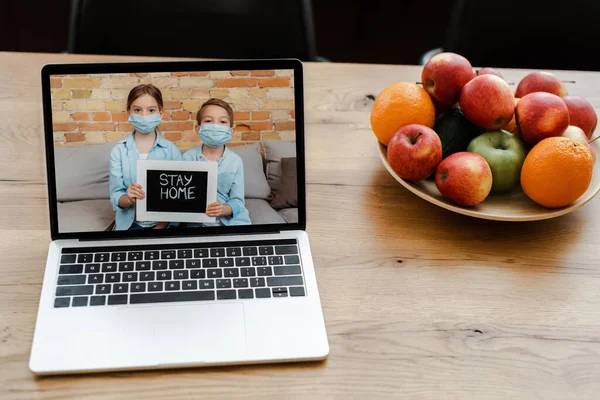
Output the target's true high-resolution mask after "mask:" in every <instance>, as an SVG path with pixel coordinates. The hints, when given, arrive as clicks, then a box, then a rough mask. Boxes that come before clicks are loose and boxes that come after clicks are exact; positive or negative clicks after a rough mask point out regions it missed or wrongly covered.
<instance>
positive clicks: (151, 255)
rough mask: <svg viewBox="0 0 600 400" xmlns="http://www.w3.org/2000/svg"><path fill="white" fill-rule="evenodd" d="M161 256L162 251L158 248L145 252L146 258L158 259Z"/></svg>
mask: <svg viewBox="0 0 600 400" xmlns="http://www.w3.org/2000/svg"><path fill="white" fill-rule="evenodd" d="M159 258H160V252H159V251H158V250H152V251H146V252H144V260H158V259H159Z"/></svg>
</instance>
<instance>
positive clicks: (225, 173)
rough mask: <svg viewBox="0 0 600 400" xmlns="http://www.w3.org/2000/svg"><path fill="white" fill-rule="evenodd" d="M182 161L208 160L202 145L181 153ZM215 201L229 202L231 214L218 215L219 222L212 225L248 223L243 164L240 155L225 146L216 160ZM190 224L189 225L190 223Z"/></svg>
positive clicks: (206, 224)
mask: <svg viewBox="0 0 600 400" xmlns="http://www.w3.org/2000/svg"><path fill="white" fill-rule="evenodd" d="M183 160H184V161H208V160H207V159H206V158H204V155H203V154H202V145H200V146H198V147H194V148H193V149H190V150H188V151H186V152H185V153H184V154H183ZM217 171H218V174H217V201H219V202H221V203H223V204H229V206H230V207H231V210H232V211H233V214H232V215H231V216H229V215H228V216H222V217H218V219H219V223H217V224H212V223H205V224H203V225H205V226H212V225H250V224H251V222H250V214H249V213H248V209H247V208H246V203H245V201H244V193H245V192H244V164H243V163H242V159H241V158H240V156H238V155H237V154H235V153H234V152H233V151H231V150H229V149H228V148H227V147H225V151H224V152H223V156H222V157H221V158H219V160H218V161H217ZM190 226H191V225H190Z"/></svg>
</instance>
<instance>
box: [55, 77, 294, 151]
mask: <svg viewBox="0 0 600 400" xmlns="http://www.w3.org/2000/svg"><path fill="white" fill-rule="evenodd" d="M140 83H152V84H154V85H156V86H157V87H158V88H159V89H160V90H161V92H162V94H163V100H164V111H165V112H164V117H163V121H162V122H161V124H160V125H159V126H158V128H159V130H160V132H161V133H162V134H163V135H164V136H165V137H166V138H167V139H169V140H171V141H172V142H174V143H175V144H176V145H177V147H179V148H180V149H181V150H187V149H189V148H192V147H195V146H198V145H199V144H200V143H201V141H200V138H199V137H198V135H197V134H196V130H195V128H196V112H197V111H198V109H199V108H200V106H201V105H202V104H203V103H204V102H205V101H206V100H208V99H209V98H211V97H216V98H219V99H223V100H225V101H227V102H228V103H229V104H231V105H232V107H233V109H234V111H235V117H234V119H235V125H236V132H235V134H234V136H233V139H232V140H231V142H230V144H231V145H240V144H248V143H254V142H259V141H261V140H265V139H280V140H292V141H293V140H295V137H296V131H295V110H294V81H293V78H292V71H290V70H264V71H218V72H210V73H208V72H172V73H140V74H135V73H132V74H111V75H110V76H109V75H97V74H96V75H63V76H57V75H53V76H52V78H51V79H50V86H51V92H52V122H53V128H54V144H55V145H56V146H81V145H86V144H96V143H106V142H113V141H115V140H119V139H121V138H123V137H125V136H127V135H128V134H129V133H130V132H131V131H132V130H133V127H132V126H131V124H129V123H128V122H127V118H128V114H127V112H126V99H127V95H128V94H129V91H130V90H131V89H132V88H133V87H134V86H136V85H138V84H140Z"/></svg>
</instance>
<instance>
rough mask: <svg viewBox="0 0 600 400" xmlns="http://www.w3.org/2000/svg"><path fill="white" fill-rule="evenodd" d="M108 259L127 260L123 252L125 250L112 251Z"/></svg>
mask: <svg viewBox="0 0 600 400" xmlns="http://www.w3.org/2000/svg"><path fill="white" fill-rule="evenodd" d="M110 261H127V253H125V252H121V253H112V256H111V257H110Z"/></svg>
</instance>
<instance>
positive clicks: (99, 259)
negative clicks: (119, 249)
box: [94, 253, 110, 262]
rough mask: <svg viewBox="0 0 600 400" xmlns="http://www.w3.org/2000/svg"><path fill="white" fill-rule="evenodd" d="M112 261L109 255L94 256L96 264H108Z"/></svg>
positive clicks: (98, 254) (97, 254)
mask: <svg viewBox="0 0 600 400" xmlns="http://www.w3.org/2000/svg"><path fill="white" fill-rule="evenodd" d="M108 261H110V254H109V253H96V254H94V262H108Z"/></svg>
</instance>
